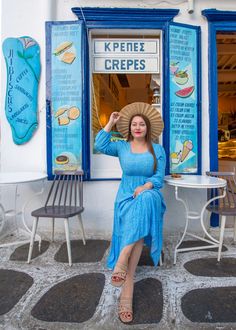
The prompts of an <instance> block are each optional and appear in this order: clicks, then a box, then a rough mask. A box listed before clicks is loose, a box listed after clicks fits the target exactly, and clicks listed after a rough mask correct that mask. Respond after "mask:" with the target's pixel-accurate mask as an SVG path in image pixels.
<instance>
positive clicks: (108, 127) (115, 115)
mask: <svg viewBox="0 0 236 330" xmlns="http://www.w3.org/2000/svg"><path fill="white" fill-rule="evenodd" d="M120 117H121V115H120V114H119V112H112V114H111V115H110V118H109V122H108V123H107V124H106V126H105V127H104V131H106V132H110V131H111V129H112V126H114V125H115V124H116V123H117V122H118V120H119V119H120Z"/></svg>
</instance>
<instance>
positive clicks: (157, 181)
mask: <svg viewBox="0 0 236 330" xmlns="http://www.w3.org/2000/svg"><path fill="white" fill-rule="evenodd" d="M159 148H160V149H159V152H158V155H157V170H156V172H155V174H153V175H152V176H151V177H149V178H147V179H146V180H145V184H144V185H142V186H139V187H137V188H136V189H135V191H134V195H133V196H134V197H136V196H137V195H138V194H140V193H141V192H142V191H143V190H150V189H161V188H162V186H163V182H164V176H165V168H166V155H165V151H164V148H163V147H161V146H159Z"/></svg>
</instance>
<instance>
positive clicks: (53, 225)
mask: <svg viewBox="0 0 236 330" xmlns="http://www.w3.org/2000/svg"><path fill="white" fill-rule="evenodd" d="M54 227H55V218H52V242H54Z"/></svg>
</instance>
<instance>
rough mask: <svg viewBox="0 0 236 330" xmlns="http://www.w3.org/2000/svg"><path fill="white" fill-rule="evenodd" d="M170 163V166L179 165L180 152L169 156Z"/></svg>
mask: <svg viewBox="0 0 236 330" xmlns="http://www.w3.org/2000/svg"><path fill="white" fill-rule="evenodd" d="M170 158H171V163H172V164H179V161H180V158H181V151H180V152H172V153H171V154H170Z"/></svg>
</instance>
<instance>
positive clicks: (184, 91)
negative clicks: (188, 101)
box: [175, 86, 194, 98]
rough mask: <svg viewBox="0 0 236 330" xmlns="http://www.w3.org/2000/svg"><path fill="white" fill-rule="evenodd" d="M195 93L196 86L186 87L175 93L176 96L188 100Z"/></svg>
mask: <svg viewBox="0 0 236 330" xmlns="http://www.w3.org/2000/svg"><path fill="white" fill-rule="evenodd" d="M193 91H194V86H190V87H186V88H183V89H180V90H178V91H177V92H175V95H176V96H178V97H182V98H187V97H189V96H190V95H192V93H193Z"/></svg>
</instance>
